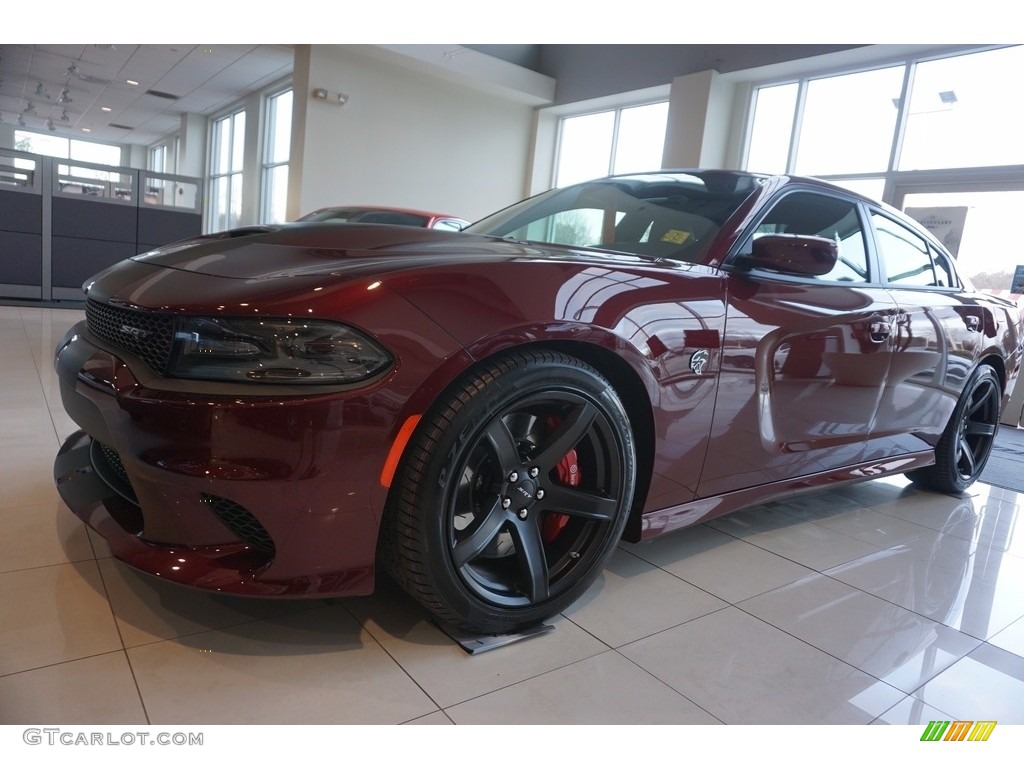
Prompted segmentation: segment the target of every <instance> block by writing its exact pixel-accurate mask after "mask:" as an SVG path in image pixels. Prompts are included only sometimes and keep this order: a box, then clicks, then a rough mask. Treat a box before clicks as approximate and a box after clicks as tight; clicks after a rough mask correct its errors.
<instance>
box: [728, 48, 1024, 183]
mask: <svg viewBox="0 0 1024 768" xmlns="http://www.w3.org/2000/svg"><path fill="white" fill-rule="evenodd" d="M1022 69H1024V46H1010V47H1005V48H998V49H992V50H984V51H977V52H973V53H962V54H957V55H953V56H947V57H944V58H931V59H928V58H922V59H908V60H906V61H904V62H901V63H899V64H896V65H887V66H881V67H878V68H876V69H872V70H867V71H861V72H853V73H840V74H835V75H831V76H821V75H815V76H813V77H805V78H801V79H800V80H798V81H797V82H795V83H794V82H792V81H790V82H784V83H775V84H765V85H763V86H761V87H758V88H755V89H754V95H753V99H752V109H753V118H752V120H751V121H750V134H749V136H748V137H747V146H746V160H745V167H746V168H747V169H749V170H751V171H758V172H767V173H798V174H801V175H809V176H820V177H822V178H826V179H829V180H831V181H833V182H835V183H837V184H839V185H841V186H845V187H847V188H848V189H852V190H856V191H861V192H865V193H867V194H868V195H869V196H870V197H874V198H876V199H880V198H881V197H882V194H883V191H884V190H890V193H891V190H892V189H893V188H894V186H895V184H894V182H897V183H898V182H899V179H900V176H901V174H903V173H904V172H914V171H935V170H939V169H942V170H953V169H962V168H975V169H979V168H980V169H988V168H994V167H999V166H1002V167H1009V166H1016V165H1022V164H1024V142H1021V141H1020V140H1019V138H1018V135H1019V133H1020V129H1019V125H1018V123H1019V122H1020V121H1019V119H1018V112H1019V110H1018V108H1017V106H1016V104H1015V102H1014V100H1013V98H1012V97H1008V96H1007V93H1008V92H1007V90H1006V82H1007V78H1008V77H1009V78H1012V76H1013V74H1014V73H1016V72H1020V71H1021V70H1022ZM904 89H907V92H904Z"/></svg>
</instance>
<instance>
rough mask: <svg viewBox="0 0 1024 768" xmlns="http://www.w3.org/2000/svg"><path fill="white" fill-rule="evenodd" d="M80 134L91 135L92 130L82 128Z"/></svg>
mask: <svg viewBox="0 0 1024 768" xmlns="http://www.w3.org/2000/svg"><path fill="white" fill-rule="evenodd" d="M82 133H92V128H83V129H82Z"/></svg>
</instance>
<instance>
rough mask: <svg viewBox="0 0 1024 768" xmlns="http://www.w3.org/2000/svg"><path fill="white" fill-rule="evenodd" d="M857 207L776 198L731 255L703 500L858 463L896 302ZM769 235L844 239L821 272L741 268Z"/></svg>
mask: <svg viewBox="0 0 1024 768" xmlns="http://www.w3.org/2000/svg"><path fill="white" fill-rule="evenodd" d="M866 232H867V225H866V223H865V222H864V216H863V210H862V208H861V207H860V205H859V203H858V202H857V201H856V200H854V199H852V198H846V197H844V196H841V195H840V194H830V193H824V192H820V191H816V190H810V189H808V190H800V191H794V192H791V193H789V194H786V195H784V196H783V197H781V198H780V199H778V200H777V201H775V202H774V204H773V205H772V206H771V207H770V209H769V210H768V212H767V214H766V215H765V216H764V217H763V218H762V219H761V220H760V222H759V223H758V224H757V225H756V227H755V228H754V230H753V231H752V232H751V233H750V234H749V235H747V236H746V238H745V240H744V242H743V243H742V244H741V245H740V247H739V249H738V251H737V252H736V253H734V254H733V255H732V257H730V259H729V261H727V264H726V268H727V269H728V270H729V271H730V274H729V277H728V279H727V290H728V301H727V310H726V311H727V316H726V322H725V331H724V344H723V359H722V367H721V374H720V381H719V390H718V398H717V401H716V404H715V413H714V417H713V421H712V433H711V440H710V444H709V448H708V456H707V461H706V462H705V465H704V471H703V473H702V475H701V480H700V485H699V489H698V490H699V495H700V496H702V497H706V496H712V495H717V494H721V493H727V492H729V491H735V490H739V489H742V488H747V487H750V486H754V485H760V484H764V483H770V482H774V481H778V480H785V479H788V478H793V477H799V476H803V475H810V474H814V473H817V472H823V471H827V470H831V469H835V468H837V467H843V466H847V465H851V464H855V463H857V462H858V461H860V460H861V458H862V456H863V454H864V445H865V441H866V440H867V438H868V435H869V434H870V432H871V428H872V423H873V420H874V417H875V413H876V410H877V407H878V403H879V400H880V399H881V394H882V389H883V384H884V382H885V379H886V376H887V374H888V369H889V364H890V358H891V355H892V335H891V328H892V325H893V323H894V322H895V319H896V316H897V308H896V303H895V301H894V300H893V298H892V296H890V294H889V293H888V292H887V291H886V290H885V287H884V286H883V285H881V284H880V283H879V282H878V280H877V275H876V274H874V271H875V267H874V266H873V264H872V261H871V258H870V250H869V248H868V245H867V243H868V241H867V238H866ZM762 234H798V235H817V236H820V237H826V238H829V239H831V240H834V241H835V242H836V243H837V246H838V250H839V259H838V261H837V263H836V265H835V268H834V269H833V270H832V271H831V272H829V273H828V274H825V275H821V276H819V277H796V276H790V275H785V274H781V273H775V272H769V271H767V270H756V269H755V270H743V269H742V268H741V266H740V265H741V264H742V259H743V257H744V256H745V255H746V254H749V253H751V252H752V243H753V241H754V239H755V238H757V237H758V236H760V235H762Z"/></svg>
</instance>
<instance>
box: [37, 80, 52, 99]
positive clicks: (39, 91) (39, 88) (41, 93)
mask: <svg viewBox="0 0 1024 768" xmlns="http://www.w3.org/2000/svg"><path fill="white" fill-rule="evenodd" d="M36 96H41V97H42V98H44V99H48V98H50V94H48V93H47V92H46V89H45V88H43V84H42V83H36Z"/></svg>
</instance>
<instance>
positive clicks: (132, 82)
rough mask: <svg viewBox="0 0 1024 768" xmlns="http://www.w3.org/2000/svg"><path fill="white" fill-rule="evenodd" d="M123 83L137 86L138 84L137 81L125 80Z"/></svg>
mask: <svg viewBox="0 0 1024 768" xmlns="http://www.w3.org/2000/svg"><path fill="white" fill-rule="evenodd" d="M125 82H126V83H128V85H138V84H139V81H138V80H125Z"/></svg>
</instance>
